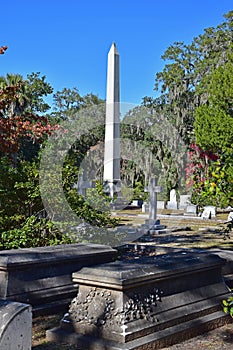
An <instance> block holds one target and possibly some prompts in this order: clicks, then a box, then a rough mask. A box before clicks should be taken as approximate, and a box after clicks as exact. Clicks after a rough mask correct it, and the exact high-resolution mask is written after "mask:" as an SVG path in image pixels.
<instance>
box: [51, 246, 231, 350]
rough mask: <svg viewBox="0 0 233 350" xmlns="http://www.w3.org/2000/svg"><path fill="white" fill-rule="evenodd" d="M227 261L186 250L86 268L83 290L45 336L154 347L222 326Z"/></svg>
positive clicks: (86, 344) (117, 348) (120, 347)
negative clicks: (223, 268) (222, 271)
mask: <svg viewBox="0 0 233 350" xmlns="http://www.w3.org/2000/svg"><path fill="white" fill-rule="evenodd" d="M223 265H224V260H223V259H221V258H219V257H218V256H215V255H208V254H191V253H186V252H180V253H173V254H170V255H169V254H166V255H161V256H159V257H154V256H153V257H147V258H144V259H142V260H141V259H136V260H133V261H128V262H127V261H116V262H114V263H109V264H104V265H99V266H95V267H93V268H83V269H82V270H80V271H79V272H77V273H74V274H73V280H74V283H78V284H79V292H78V295H77V297H76V298H74V299H73V301H72V303H71V305H70V309H69V313H68V314H66V315H65V317H64V318H63V321H62V322H61V327H59V328H56V329H52V330H49V331H47V340H49V341H55V342H59V343H60V342H67V343H72V344H78V346H79V347H80V348H82V349H95V350H100V349H105V350H136V349H137V350H152V349H159V348H161V347H164V346H167V345H170V344H173V343H176V342H180V341H182V340H184V339H187V338H190V337H192V336H195V335H197V334H200V333H203V332H205V331H208V330H210V329H213V328H215V327H219V326H220V325H222V324H224V323H225V322H226V321H227V320H228V321H229V319H230V317H229V316H226V314H224V313H223V311H222V309H221V300H222V299H223V298H227V297H228V296H229V295H230V293H229V291H228V289H227V287H226V285H225V284H224V282H223V279H222V275H221V268H222V266H223Z"/></svg>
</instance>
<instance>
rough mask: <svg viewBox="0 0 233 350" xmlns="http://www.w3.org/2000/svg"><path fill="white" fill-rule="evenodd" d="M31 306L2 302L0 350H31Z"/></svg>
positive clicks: (0, 308) (0, 305)
mask: <svg viewBox="0 0 233 350" xmlns="http://www.w3.org/2000/svg"><path fill="white" fill-rule="evenodd" d="M31 338H32V311H31V306H30V305H26V304H21V303H16V302H11V301H5V300H0V349H1V350H16V349H19V350H31Z"/></svg>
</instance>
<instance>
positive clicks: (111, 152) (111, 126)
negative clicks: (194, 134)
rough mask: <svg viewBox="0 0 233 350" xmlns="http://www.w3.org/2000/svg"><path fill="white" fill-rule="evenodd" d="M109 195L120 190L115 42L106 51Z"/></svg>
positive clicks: (106, 151)
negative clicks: (107, 51)
mask: <svg viewBox="0 0 233 350" xmlns="http://www.w3.org/2000/svg"><path fill="white" fill-rule="evenodd" d="M103 180H104V183H105V188H106V187H107V188H108V193H109V194H110V197H111V198H113V196H114V193H116V192H118V191H119V190H120V79H119V53H118V51H117V48H116V45H115V43H113V44H112V46H111V49H110V51H109V53H108V71H107V95H106V121H105V149H104V177H103Z"/></svg>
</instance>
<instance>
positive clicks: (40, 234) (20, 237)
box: [0, 215, 74, 250]
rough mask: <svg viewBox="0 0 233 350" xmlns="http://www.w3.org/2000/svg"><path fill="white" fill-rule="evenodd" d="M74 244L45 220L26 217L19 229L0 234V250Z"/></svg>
mask: <svg viewBox="0 0 233 350" xmlns="http://www.w3.org/2000/svg"><path fill="white" fill-rule="evenodd" d="M70 243H74V239H72V238H71V237H70V236H68V235H66V234H64V233H61V232H60V231H59V230H58V229H57V228H56V227H55V225H54V224H53V223H52V222H51V221H49V220H47V219H38V218H37V217H35V216H33V215H32V216H30V217H28V218H27V219H26V220H25V222H24V223H22V224H21V225H20V227H19V228H14V229H11V230H8V231H2V232H0V249H1V250H6V249H17V248H31V247H42V246H51V245H58V244H70Z"/></svg>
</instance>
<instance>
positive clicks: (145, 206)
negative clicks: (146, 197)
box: [142, 203, 149, 213]
mask: <svg viewBox="0 0 233 350" xmlns="http://www.w3.org/2000/svg"><path fill="white" fill-rule="evenodd" d="M148 212H149V204H148V203H143V204H142V213H148Z"/></svg>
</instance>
